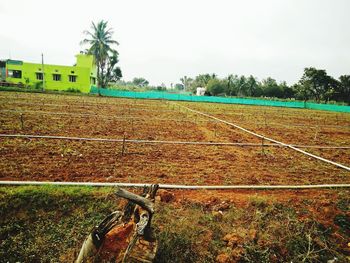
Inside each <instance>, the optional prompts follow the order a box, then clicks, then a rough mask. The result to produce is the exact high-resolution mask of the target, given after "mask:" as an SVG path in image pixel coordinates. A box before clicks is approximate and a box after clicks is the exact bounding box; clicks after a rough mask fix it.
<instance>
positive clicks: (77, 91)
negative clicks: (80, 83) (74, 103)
mask: <svg viewBox="0 0 350 263" xmlns="http://www.w3.org/2000/svg"><path fill="white" fill-rule="evenodd" d="M66 91H67V92H72V93H81V91H80V89H76V88H68V89H67V90H66Z"/></svg>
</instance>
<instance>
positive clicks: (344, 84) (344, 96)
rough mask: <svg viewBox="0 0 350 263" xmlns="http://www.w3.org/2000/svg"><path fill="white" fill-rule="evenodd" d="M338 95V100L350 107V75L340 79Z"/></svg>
mask: <svg viewBox="0 0 350 263" xmlns="http://www.w3.org/2000/svg"><path fill="white" fill-rule="evenodd" d="M337 93H338V94H337V95H338V96H337V99H338V100H340V101H344V102H346V103H348V104H349V105H350V75H342V76H340V77H339V85H338V88H337Z"/></svg>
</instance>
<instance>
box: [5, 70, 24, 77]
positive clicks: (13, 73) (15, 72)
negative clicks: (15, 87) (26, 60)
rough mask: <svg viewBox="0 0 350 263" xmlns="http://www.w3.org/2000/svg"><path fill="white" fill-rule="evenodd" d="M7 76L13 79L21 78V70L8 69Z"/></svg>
mask: <svg viewBox="0 0 350 263" xmlns="http://www.w3.org/2000/svg"><path fill="white" fill-rule="evenodd" d="M8 77H9V78H14V79H21V78H22V71H21V70H12V69H10V70H9V71H8Z"/></svg>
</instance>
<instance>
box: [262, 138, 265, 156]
mask: <svg viewBox="0 0 350 263" xmlns="http://www.w3.org/2000/svg"><path fill="white" fill-rule="evenodd" d="M261 153H262V154H263V155H265V149H264V138H261Z"/></svg>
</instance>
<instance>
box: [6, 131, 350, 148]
mask: <svg viewBox="0 0 350 263" xmlns="http://www.w3.org/2000/svg"><path fill="white" fill-rule="evenodd" d="M0 138H25V139H53V140H70V141H94V142H120V143H122V142H125V143H139V144H143V143H144V144H180V145H207V146H238V147H245V146H247V147H289V146H294V147H298V148H313V149H345V150H346V149H350V146H323V145H295V144H288V145H287V144H286V145H280V144H277V143H248V142H247V143H241V142H205V141H203V142H200V141H164V140H137V139H110V138H89V137H72V136H52V135H32V134H0Z"/></svg>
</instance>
